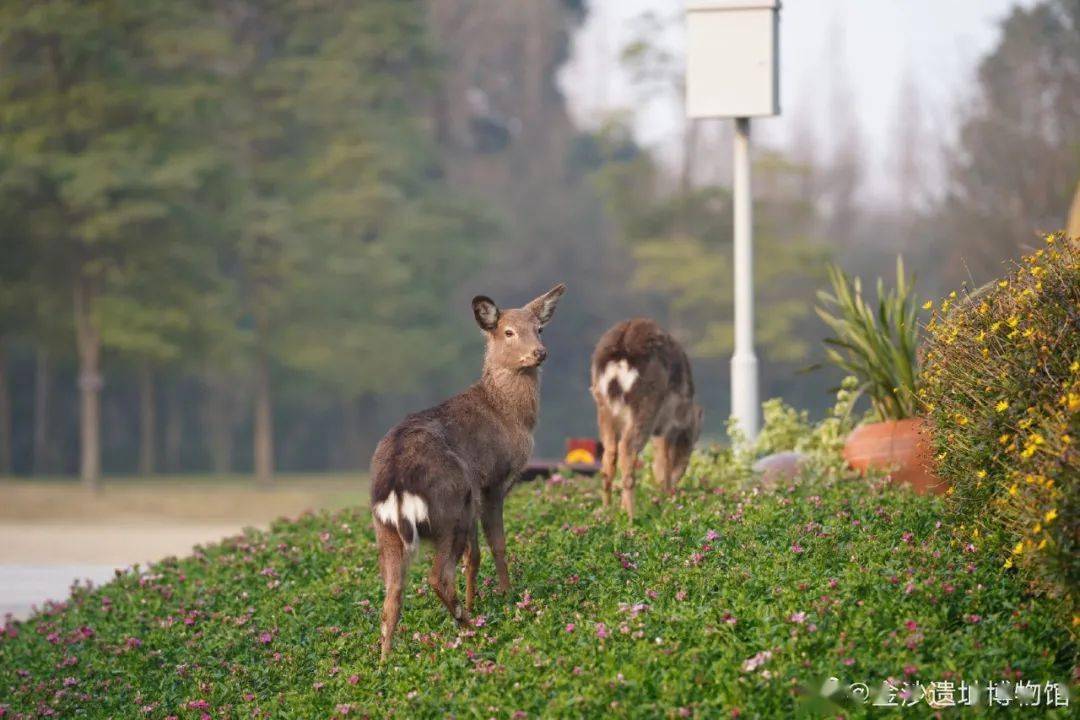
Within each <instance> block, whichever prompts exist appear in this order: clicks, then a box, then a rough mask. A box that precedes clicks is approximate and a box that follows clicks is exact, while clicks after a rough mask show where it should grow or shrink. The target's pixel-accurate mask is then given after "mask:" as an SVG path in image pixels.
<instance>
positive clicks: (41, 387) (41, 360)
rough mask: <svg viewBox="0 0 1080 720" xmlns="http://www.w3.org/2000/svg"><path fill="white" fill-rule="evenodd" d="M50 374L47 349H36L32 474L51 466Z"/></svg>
mask: <svg viewBox="0 0 1080 720" xmlns="http://www.w3.org/2000/svg"><path fill="white" fill-rule="evenodd" d="M51 382H52V376H51V374H50V367H49V351H48V350H46V349H44V348H40V347H39V348H38V349H37V358H36V362H35V365H34V474H35V475H44V474H45V473H48V472H49V471H50V470H51V469H52V468H51V466H50V463H49V460H50V455H51V453H50V452H49V390H50V387H49V385H50V383H51Z"/></svg>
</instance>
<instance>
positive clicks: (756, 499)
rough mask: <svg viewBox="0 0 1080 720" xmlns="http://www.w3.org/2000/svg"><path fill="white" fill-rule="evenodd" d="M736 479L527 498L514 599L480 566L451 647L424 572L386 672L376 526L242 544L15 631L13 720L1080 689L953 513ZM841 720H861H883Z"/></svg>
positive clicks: (923, 504) (585, 709)
mask: <svg viewBox="0 0 1080 720" xmlns="http://www.w3.org/2000/svg"><path fill="white" fill-rule="evenodd" d="M730 462H732V460H731V458H730V456H728V455H726V454H725V453H722V452H721V453H704V454H700V455H698V456H696V457H695V459H694V461H693V464H692V467H691V469H690V473H689V477H688V479H687V482H686V485H687V488H688V489H686V490H684V491H683V492H681V493H680V495H679V496H678V497H677V498H676V499H675V500H674V501H671V502H663V503H659V504H652V503H648V502H646V503H645V504H644V512H643V513H642V516H641V517H640V518H639V520H638V522H637V524H636V525H635V526H634V528H633V529H631V528H630V527H628V526H627V525H626V524H625V523H624V522H623V521H621V520H619V519H618V518H616V517H614V516H609V515H606V514H605V513H604V512H603V511H601V510H600V509H599V497H598V492H597V485H596V483H595V482H593V481H589V480H585V479H579V478H573V479H568V480H563V479H562V478H559V477H557V478H555V479H553V480H552V481H548V482H547V483H540V484H532V485H526V486H524V487H520V488H518V490H517V491H516V493H515V494H514V496H513V498H512V501H511V503H510V504H509V506H508V517H507V527H508V530H509V538H508V541H509V542H508V544H509V549H510V559H511V571H512V579H513V586H514V593H513V596H512V597H510V598H503V597H500V596H498V595H496V594H493V592H492V589H491V587H492V586H491V582H490V578H491V575H492V569H491V567H490V565H489V563H488V562H487V559H486V558H485V563H484V565H483V567H482V569H481V575H482V578H484V582H483V583H482V592H481V594H480V596H479V598H478V601H477V602H478V604H477V607H476V609H475V616H476V617H475V627H473V628H471V629H469V630H467V631H463V632H459V631H458V630H457V629H456V628H455V627H454V625H453V623H452V621H451V619H450V618H449V617H448V615H447V613H446V611H445V609H444V608H443V607H442V605H441V604H440V603H439V602H438V601H437V600H436V599H435V598H434V596H433V595H432V593H431V592H430V591H429V590H427V589H426V583H425V582H424V577H425V575H426V571H427V567H426V565H427V563H426V561H424V560H422V561H420V562H418V563H416V565H415V566H414V568H413V570H412V572H411V577H410V582H409V589H408V591H407V594H406V602H405V611H404V616H403V627H402V629H401V631H400V634H399V636H398V640H397V644H396V647H395V650H394V654H393V656H392V658H391V660H390V662H389V663H388V664H387V665H386V666H382V667H380V666H379V664H378V651H377V640H378V625H379V608H380V604H381V587H380V582H379V579H378V571H377V567H376V555H375V549H374V544H373V538H372V533H371V531H370V520H369V515H368V514H367V512H366V511H363V510H357V511H354V512H353V511H348V512H342V513H338V514H334V515H328V514H317V515H306V516H303V517H301V518H299V519H297V520H295V521H285V520H282V521H279V522H277V523H275V524H274V526H273V527H272V528H271V529H270V530H269V531H267V532H259V531H249V532H247V533H246V534H245V535H244V536H242V537H237V538H233V539H230V540H226V541H225V542H223V543H221V544H220V545H214V546H210V547H206V548H204V549H202V550H201V551H199V552H197V553H196V554H195V555H194V556H192V557H189V558H184V559H181V560H168V561H165V562H162V563H160V564H158V565H155V566H152V567H150V568H147V569H144V570H142V571H140V572H137V573H136V572H127V573H124V574H121V575H120V576H119V577H118V578H117V579H116V580H115V581H114V582H112V583H110V584H108V585H106V586H104V587H102V588H98V589H94V590H86V589H79V590H77V591H76V593H75V596H74V598H73V600H72V601H71V602H70V603H69V604H68V605H67V606H66V607H64V606H57V607H53V608H47V609H46V610H45V611H44V612H42V613H40V614H38V615H36V616H35V617H34V618H32V619H31V620H29V621H28V622H26V623H22V624H20V623H15V624H12V625H9V626H8V628H7V630H6V635H0V697H2V698H3V699H2V700H0V707H4V708H5V709H6V712H7V715H6V717H8V718H11V717H20V716H22V717H29V716H30V715H31V714H35V713H43V712H45V711H46V709H48V708H51V709H53V710H54V711H55V712H56V713H57V714H58V715H59V716H63V717H102V718H104V717H117V718H120V717H148V718H164V717H167V716H170V715H175V716H177V717H181V718H189V717H191V718H194V717H199V716H200V714H201V712H203V711H205V712H206V713H209V714H210V715H211V716H212V717H221V718H228V717H236V718H239V717H252V716H256V717H297V718H301V717H305V718H306V717H345V716H349V717H354V716H358V717H363V716H375V717H382V716H396V717H406V716H407V717H443V716H446V715H448V714H449V715H454V716H458V717H474V716H475V717H499V718H522V717H541V716H563V717H586V716H588V717H596V716H600V715H604V716H616V717H685V716H694V717H718V716H720V715H721V714H723V716H725V717H726V716H729V715H736V714H740V713H741V714H742V715H743V716H745V717H762V718H771V717H783V716H790V715H791V714H792V712H793V710H794V709H795V708H796V707H797V706H799V705H801V704H802V703H803V702H805V701H812V702H814V703H821V702H822V701H821V700H820V699H815V698H818V696H819V695H820V688H821V687H822V683H823V682H824V681H825V680H826V679H827V678H829V677H836V678H838V679H839V681H840V682H841V683H842V686H843V687H845V688H846V687H847V685H848V684H849V683H855V682H865V683H867V684H868V685H869V686H870V687H871V688H874V692H876V689H877V688H878V686H879V685H880V684H881V683H882V681H884V680H886V679H891V681H892V682H893V683H895V684H896V686H897V687H902V685H903V683H904V682H905V681H907V682H911V683H914V681H916V680H918V681H921V682H923V683H926V682H930V681H942V680H952V681H954V682H956V684H957V685H959V683H960V681H961V680H963V681H967V682H969V683H976V682H977V683H980V684H982V685H984V686H985V684H986V683H987V682H999V681H1005V680H1015V679H1017V678H1024V679H1027V680H1033V681H1039V682H1046V681H1052V682H1068V680H1069V677H1070V674H1071V673H1072V671H1073V667H1074V663H1075V662H1076V658H1075V657H1074V653H1075V647H1074V646H1073V645H1071V644H1070V643H1069V641H1068V637H1067V635H1065V634H1063V633H1061V632H1060V627H1059V626H1058V625H1057V624H1056V615H1055V613H1054V609H1053V608H1052V607H1051V603H1050V602H1049V601H1047V600H1046V599H1040V598H1033V597H1029V596H1027V595H1026V594H1025V586H1024V584H1023V583H1022V582H1020V581H1019V580H1018V579H1017V578H1016V577H1015V576H1013V575H1011V574H1007V573H1002V572H1001V571H1000V562H999V560H998V559H997V558H996V557H995V556H994V555H993V554H992V553H988V552H986V550H985V549H984V548H983V547H982V546H981V544H980V543H978V542H976V543H972V544H968V543H967V542H965V541H963V540H959V539H957V538H956V537H954V536H953V534H952V533H951V532H950V531H949V530H948V529H947V527H946V526H943V525H942V524H941V523H940V522H939V518H940V517H941V516H942V514H943V505H942V502H941V500H940V499H936V498H929V497H917V496H912V495H910V494H908V493H907V492H904V491H902V490H898V489H894V488H890V487H888V486H882V485H878V484H873V483H868V482H865V481H862V480H836V481H823V480H816V479H814V480H810V479H808V480H806V481H805V482H803V483H799V484H797V485H795V486H793V487H788V488H782V489H780V490H778V491H777V492H776V493H761V492H758V491H757V490H754V489H750V490H746V491H739V490H736V489H735V487H734V486H733V485H731V484H728V483H719V482H718V480H717V478H719V477H727V476H728V475H726V473H727V471H729V470H731V468H730V467H728V464H729V463H730ZM721 466H724V467H721ZM650 499H652V498H650ZM912 687H913V686H912ZM834 701H835V702H836V703H838V705H837V706H832V708H833V710H834V711H842V712H844V713H845V714H847V715H849V716H850V715H851V714H852V713H854V714H856V715H859V714H861V713H863V712H867V711H868V710H870V706H866V707H865V708H864V707H862V706H861V705H853V704H852V701H851V700H845V699H844V698H843V697H842V693H841V695H837V696H835V697H834ZM984 702H985V696H984ZM843 707H847V708H848V709H846V710H845V709H843ZM914 710H922V711H925V704H922V705H920V706H919V707H918V708H914ZM1062 717H1064V715H1062Z"/></svg>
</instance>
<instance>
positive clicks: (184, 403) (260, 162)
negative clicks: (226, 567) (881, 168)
mask: <svg viewBox="0 0 1080 720" xmlns="http://www.w3.org/2000/svg"><path fill="white" fill-rule="evenodd" d="M1078 12H1080V11H1077V9H1076V7H1075V4H1074V3H1073V4H1070V3H1068V2H1065V1H1064V0H1061V1H1058V0H1051V1H1048V2H1043V3H1040V4H1038V5H1036V6H1034V7H1032V8H1030V9H1027V10H1017V11H1015V12H1014V13H1013V14H1012V15H1011V16H1010V17H1009V18H1008V19H1007V20H1006V22H1005V23H1004V25H1003V35H1002V39H1001V42H1000V43H999V47H998V48H996V49H995V50H994V51H993V52H992V53H991V54H990V55H989V56H988V57H987V59H986V60H985V61H984V64H983V67H982V70H981V71H980V76H979V93H980V103H978V104H974V105H973V106H972V108H973V109H971V111H970V115H969V116H966V117H963V118H960V119H959V121H958V122H959V123H960V128H961V132H960V133H959V142H958V145H957V147H956V148H954V149H952V150H951V151H950V153H951V154H950V155H949V158H948V160H949V177H950V181H949V185H948V191H947V193H946V196H945V197H943V198H935V199H933V201H932V202H915V201H912V202H911V203H909V204H905V205H904V207H903V208H901V211H900V212H895V211H871V210H870V209H868V208H866V207H864V206H862V205H861V204H860V198H859V195H858V190H859V186H860V180H861V178H862V174H861V172H862V170H861V165H860V163H861V162H862V159H861V157H860V156H859V154H858V143H857V142H854V140H852V141H851V142H848V143H847V144H846V151H845V152H844V153H841V154H838V155H836V156H835V157H824V158H823V157H814V156H813V155H812V154H809V155H808V154H806V153H804V152H802V151H801V150H805V149H807V148H813V147H814V146H815V145H816V143H815V142H814V140H813V138H810V139H808V140H806V141H805V142H803V143H802V147H801V148H794V149H793V150H792V151H791V152H781V151H778V150H770V151H762V152H760V153H759V155H758V157H757V160H756V163H755V183H756V187H757V194H758V203H757V205H756V206H755V218H756V223H757V236H756V241H757V243H758V258H759V263H758V268H757V271H758V281H757V287H758V289H759V292H758V302H759V310H758V314H757V317H758V322H759V339H760V345H761V347H760V352H761V357H762V361H763V385H764V390H763V392H764V393H765V395H766V396H768V395H785V396H786V397H787V398H788V399H789V400H791V401H793V402H795V403H797V404H801V405H804V406H809V407H815V406H822V405H824V404H826V403H827V402H828V400H827V393H826V390H827V388H828V386H829V385H830V384H831V381H830V380H827V379H822V378H814V379H813V380H812V381H808V379H807V377H806V376H805V375H800V374H798V373H797V370H799V369H800V368H802V367H804V366H806V365H807V364H808V363H809V362H810V361H811V359H812V357H813V356H814V354H815V347H816V340H817V339H818V338H819V337H820V336H821V335H822V328H821V327H820V326H818V324H817V323H816V321H814V320H812V316H811V313H810V309H811V305H812V302H813V291H814V289H815V288H816V286H817V284H818V283H819V282H820V279H821V275H820V272H821V268H822V266H823V260H824V259H825V258H826V257H827V256H828V255H829V254H831V253H835V252H836V250H837V249H839V251H840V254H841V256H842V258H843V260H844V262H845V264H846V265H848V266H849V268H850V269H854V270H856V271H861V270H865V269H866V268H871V271H872V272H874V273H880V272H881V267H882V265H880V264H879V263H880V261H881V259H882V258H885V257H888V256H890V255H892V254H893V253H895V252H896V251H897V250H902V251H905V252H906V253H907V254H908V257H909V265H910V266H912V267H914V268H916V269H920V268H921V273H920V274H921V275H922V277H923V278H924V282H925V283H926V284H927V285H928V286H930V287H931V288H932V287H935V286H936V285H937V284H938V283H939V282H943V281H942V278H943V277H944V276H945V275H947V274H950V273H951V274H952V276H951V277H949V278H948V281H949V282H952V281H953V280H954V279H955V276H956V274H958V273H960V272H961V271H963V272H967V270H968V269H969V268H970V267H971V261H972V259H973V258H975V259H977V263H975V267H976V270H975V271H974V272H975V274H976V275H980V274H986V273H990V274H992V271H993V269H994V268H995V267H996V263H998V262H1000V260H1001V259H1003V258H1005V257H1008V256H1010V255H1013V254H1015V251H1016V245H1015V242H1016V241H1015V238H1016V237H1022V236H1023V232H1021V231H1018V230H1017V228H1020V227H1025V228H1033V227H1035V226H1037V225H1040V224H1045V223H1047V222H1048V219H1049V218H1051V217H1053V216H1054V214H1055V213H1058V212H1059V208H1060V212H1061V213H1062V214H1063V212H1064V210H1063V208H1064V206H1066V205H1067V200H1068V197H1069V196H1070V195H1071V192H1072V186H1073V185H1074V184H1075V179H1076V177H1077V175H1078V174H1080V171H1078V168H1080V161H1078V157H1080V143H1078V142H1077V138H1078V137H1080V130H1078V120H1077V118H1078V117H1080V112H1078V109H1080V100H1078V98H1080V89H1078V88H1080V80H1078V77H1077V76H1078V74H1080V71H1078V70H1077V65H1076V63H1075V61H1071V62H1065V61H1064V60H1068V59H1070V58H1072V59H1074V58H1076V57H1078V56H1080V52H1077V48H1080V43H1078V42H1077V19H1078ZM586 13H587V3H581V2H569V1H567V2H562V3H520V4H518V3H506V2H505V1H504V0H428V1H427V2H421V1H420V0H365V2H363V3H354V2H345V1H344V0H320V2H314V3H296V2H285V1H280V2H270V3H267V2H255V1H254V0H229V1H228V2H220V1H216V0H193V1H192V2H184V3H177V2H167V1H166V0H111V1H110V2H103V1H101V0H96V1H91V2H80V1H76V0H56V1H55V2H49V3H30V4H27V3H24V2H15V1H14V0H0V475H2V474H5V473H8V472H11V471H14V472H17V473H19V474H29V473H38V474H41V473H72V472H79V473H80V474H81V476H82V477H83V479H84V480H85V481H86V483H87V484H89V485H96V484H97V483H98V481H99V479H100V476H101V473H102V471H105V472H107V473H114V474H119V473H123V474H129V473H137V472H141V473H151V472H190V471H209V470H213V471H216V472H228V471H239V472H248V471H251V470H254V472H255V473H256V475H257V476H258V478H259V479H260V481H262V482H269V481H270V479H271V477H272V475H273V471H274V469H275V467H280V468H285V469H289V470H322V469H346V468H348V469H353V468H363V467H365V466H366V463H367V459H368V454H369V453H370V449H371V447H372V446H373V444H374V442H375V441H377V439H378V437H379V436H380V434H381V433H382V432H383V431H384V430H385V428H386V427H388V426H389V425H390V424H392V422H393V421H394V420H395V419H396V418H397V417H398V416H400V414H401V413H403V412H406V411H408V410H410V409H414V408H417V407H421V406H423V405H425V404H427V403H430V402H431V401H433V400H435V399H437V398H439V397H442V396H445V395H446V394H448V393H450V392H454V391H456V390H457V389H459V388H460V387H461V386H463V385H464V384H465V383H467V382H469V381H470V380H471V379H472V378H473V377H474V376H475V374H476V372H477V369H478V367H479V361H480V353H481V340H480V338H479V337H478V335H477V333H476V331H475V328H474V327H473V325H472V323H471V319H470V315H469V310H468V300H469V298H470V297H471V296H472V295H473V294H476V293H481V292H482V293H485V294H488V295H491V296H492V297H494V298H495V299H496V300H499V301H500V302H505V303H507V304H510V303H514V302H517V301H521V300H523V299H526V298H529V297H532V296H534V295H535V294H536V293H537V292H538V291H540V290H543V289H546V288H547V287H550V286H551V285H552V284H553V283H554V282H556V281H564V282H566V283H567V284H568V286H569V291H568V294H567V296H566V298H565V300H564V301H563V303H562V305H561V307H560V318H559V320H560V322H558V323H554V324H553V325H552V326H551V329H550V333H549V335H546V336H545V337H546V342H547V343H548V345H549V349H550V350H551V357H550V360H549V362H548V364H547V366H546V369H545V382H544V386H543V401H542V411H541V424H540V427H539V429H538V450H539V451H540V452H542V453H545V454H557V453H559V452H560V451H561V448H562V440H563V438H564V437H566V436H568V435H581V434H592V433H593V432H594V421H593V411H592V407H591V403H590V400H589V397H588V392H587V383H588V376H587V367H588V355H589V352H590V351H591V346H592V343H593V342H595V340H596V339H597V338H598V337H599V335H600V334H601V333H602V332H603V330H604V329H605V328H606V327H607V326H608V325H610V324H611V323H613V322H615V321H617V320H619V319H622V318H623V317H626V316H628V315H633V314H648V315H651V316H653V317H655V318H656V319H657V320H659V321H661V322H662V323H663V324H665V325H666V326H668V327H669V328H671V329H672V331H673V332H675V333H676V334H677V335H678V336H679V337H680V338H681V339H683V340H684V341H685V342H686V343H687V346H688V348H689V349H690V350H691V354H692V356H693V359H694V362H695V371H696V374H697V376H698V377H699V385H700V393H701V395H702V399H703V400H704V402H705V405H706V416H707V422H708V427H709V428H710V430H711V434H713V435H716V434H718V433H719V432H720V430H721V428H722V427H723V424H724V423H723V421H724V417H723V416H724V414H725V413H726V410H727V393H728V388H727V384H728V379H727V358H726V353H727V352H728V349H729V343H730V337H729V336H730V328H729V322H728V318H729V317H730V297H731V288H730V237H731V210H730V198H729V196H728V193H727V191H726V189H724V188H723V187H721V183H718V181H717V180H716V178H715V175H711V174H709V172H707V170H708V169H709V168H706V167H705V165H704V163H702V162H700V159H701V158H703V157H713V156H715V157H717V158H719V157H721V156H722V155H723V152H724V148H725V147H726V144H725V142H726V136H725V135H724V134H723V133H715V132H712V130H714V129H715V128H716V127H719V126H716V125H712V126H708V127H705V126H701V125H688V126H687V127H686V132H685V138H684V143H683V144H684V149H685V152H684V157H683V160H682V164H681V166H679V167H674V168H673V167H669V166H668V165H665V164H662V163H660V162H659V161H658V160H657V159H656V158H655V157H654V156H653V155H651V154H650V153H649V152H646V151H644V150H643V149H642V148H641V147H639V146H638V145H637V143H636V142H635V141H634V139H633V137H632V135H631V134H630V133H629V131H628V130H627V128H628V127H629V126H630V124H631V123H630V118H629V117H623V118H614V119H612V121H611V122H610V123H607V124H605V125H604V126H602V127H601V128H599V129H598V130H595V131H589V132H583V131H582V130H580V129H578V128H575V127H574V126H573V124H572V123H571V122H570V120H569V118H568V116H567V112H566V107H565V102H564V100H563V98H562V96H561V93H560V91H559V89H558V87H557V84H556V77H557V71H558V70H559V68H560V66H561V65H562V64H563V63H564V62H565V60H566V58H567V53H568V50H569V46H570V44H569V41H570V38H571V35H572V33H573V31H574V30H575V29H576V28H577V27H578V25H579V24H580V23H581V21H582V20H583V18H584V17H585V14H586ZM652 36H659V33H646V34H645V36H644V37H643V38H642V40H641V41H635V43H634V45H633V47H632V48H631V50H632V52H627V53H626V54H625V61H626V63H627V64H628V65H632V66H633V67H631V68H630V69H631V71H632V75H633V76H634V77H638V78H644V80H642V83H643V91H645V92H661V91H662V92H669V93H674V95H675V96H677V95H678V93H679V90H678V88H679V87H680V86H681V70H679V69H678V68H675V67H672V66H671V65H670V58H668V57H666V56H665V54H664V53H663V52H653V50H654V48H651V47H650V45H649V42H650V37H652ZM1033 77H1035V78H1037V80H1035V81H1033V80H1031V78H1033ZM661 86H662V89H658V88H661ZM845 111H847V112H853V109H851V108H845ZM911 118H912V113H910V112H905V115H904V120H905V121H907V120H910V119H911ZM848 120H850V121H851V123H854V122H855V120H857V118H855V117H853V116H852V117H849V118H848ZM834 125H835V126H836V127H848V128H849V129H848V131H846V137H848V138H849V139H855V138H857V132H856V130H857V127H856V126H855V125H853V124H850V123H847V122H841V123H838V124H834ZM907 126H912V124H911V123H908V125H907ZM706 131H708V132H706ZM905 137H906V138H907V139H906V141H905V142H906V143H907V144H908V145H909V146H910V148H915V147H919V148H922V147H925V142H924V140H925V138H919V137H918V135H917V133H914V132H908V133H907V134H906V135H905ZM899 145H900V146H901V147H903V146H904V142H901V143H899ZM718 148H719V151H718ZM907 155H908V156H909V157H915V153H914V151H912V152H909V153H907ZM907 170H908V171H910V172H908V175H910V176H911V177H912V178H914V179H913V180H912V182H913V183H915V185H917V182H916V180H917V178H918V173H917V172H916V170H917V168H907ZM909 191H910V192H909V197H910V198H917V197H918V196H919V192H918V191H919V188H918V187H917V186H912V187H910V188H909ZM1002 198H1004V199H1002ZM1058 224H1060V221H1055V222H1054V223H1052V225H1053V226H1056V225H1058ZM969 228H970V230H969ZM889 264H890V265H891V260H890V261H889ZM987 268H989V270H987Z"/></svg>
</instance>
